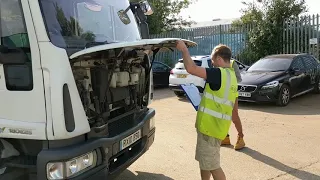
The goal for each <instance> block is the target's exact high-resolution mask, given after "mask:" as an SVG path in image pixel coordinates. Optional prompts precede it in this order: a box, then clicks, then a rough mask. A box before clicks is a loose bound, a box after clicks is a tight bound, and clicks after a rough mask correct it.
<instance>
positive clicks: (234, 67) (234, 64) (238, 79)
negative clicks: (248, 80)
mask: <svg viewBox="0 0 320 180" xmlns="http://www.w3.org/2000/svg"><path fill="white" fill-rule="evenodd" d="M232 67H233V69H234V72H235V73H236V77H237V81H238V83H239V82H241V81H242V78H241V74H240V69H239V66H238V64H237V62H234V63H233V65H232Z"/></svg>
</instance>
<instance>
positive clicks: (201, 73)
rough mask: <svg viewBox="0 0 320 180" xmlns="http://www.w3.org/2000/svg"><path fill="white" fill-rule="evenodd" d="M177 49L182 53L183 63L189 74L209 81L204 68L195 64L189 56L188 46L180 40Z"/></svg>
mask: <svg viewBox="0 0 320 180" xmlns="http://www.w3.org/2000/svg"><path fill="white" fill-rule="evenodd" d="M176 48H177V49H178V50H179V51H181V52H182V58H183V63H184V67H185V68H186V70H187V72H188V73H190V74H192V75H195V76H198V77H201V78H203V79H207V72H206V69H205V68H203V67H199V66H197V65H196V64H195V63H194V61H193V60H192V58H191V56H190V54H189V51H188V48H187V46H186V44H185V43H184V42H183V41H181V40H178V41H177V42H176Z"/></svg>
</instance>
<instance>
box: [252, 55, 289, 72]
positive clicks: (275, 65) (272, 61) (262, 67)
mask: <svg viewBox="0 0 320 180" xmlns="http://www.w3.org/2000/svg"><path fill="white" fill-rule="evenodd" d="M291 62H292V59H289V58H263V59H260V60H259V61H257V62H255V63H254V64H253V65H252V66H251V67H250V68H249V69H248V70H247V71H248V72H253V71H267V72H275V71H286V70H287V69H289V67H290V64H291Z"/></svg>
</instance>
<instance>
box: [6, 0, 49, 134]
mask: <svg viewBox="0 0 320 180" xmlns="http://www.w3.org/2000/svg"><path fill="white" fill-rule="evenodd" d="M0 12H1V13H0V19H1V26H0V28H1V29H0V30H1V31H0V36H1V41H0V61H1V63H0V102H1V103H0V127H1V128H2V129H4V131H2V133H0V137H9V138H22V139H46V134H45V129H46V112H45V101H44V88H43V78H42V70H41V66H40V58H39V57H40V56H39V49H38V45H37V38H36V34H35V30H34V27H33V21H32V17H31V14H30V10H29V5H28V1H27V0H0Z"/></svg>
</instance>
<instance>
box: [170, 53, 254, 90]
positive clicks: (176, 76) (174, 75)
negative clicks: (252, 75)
mask: <svg viewBox="0 0 320 180" xmlns="http://www.w3.org/2000/svg"><path fill="white" fill-rule="evenodd" d="M191 58H192V60H193V61H194V62H195V64H196V65H198V66H201V67H205V68H208V67H212V63H211V56H210V55H202V56H192V57H191ZM236 62H237V64H238V66H239V69H240V70H241V71H244V70H246V69H247V68H248V67H249V66H247V65H245V64H243V63H241V62H240V61H238V60H236ZM191 83H193V84H194V85H195V86H197V87H198V89H199V91H200V92H201V93H202V92H203V89H204V85H205V80H204V79H203V78H199V77H197V76H193V75H191V74H189V73H188V72H187V70H186V69H185V68H184V64H183V59H179V60H178V63H176V65H175V67H174V68H173V69H172V70H171V72H170V77H169V87H170V89H171V90H172V91H173V92H174V93H175V94H176V95H177V96H183V95H184V92H183V90H182V89H181V86H180V85H181V84H191Z"/></svg>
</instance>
